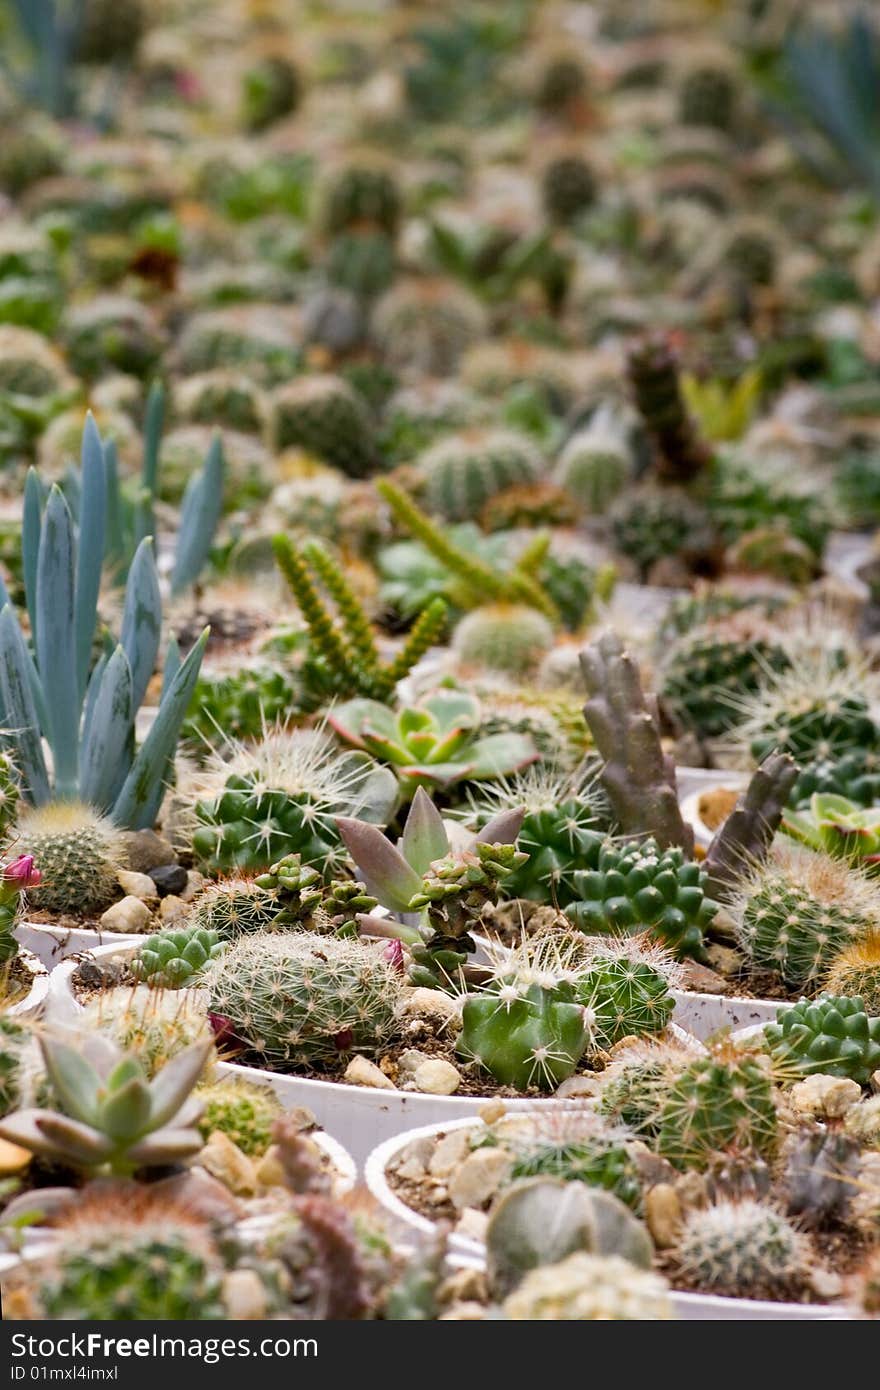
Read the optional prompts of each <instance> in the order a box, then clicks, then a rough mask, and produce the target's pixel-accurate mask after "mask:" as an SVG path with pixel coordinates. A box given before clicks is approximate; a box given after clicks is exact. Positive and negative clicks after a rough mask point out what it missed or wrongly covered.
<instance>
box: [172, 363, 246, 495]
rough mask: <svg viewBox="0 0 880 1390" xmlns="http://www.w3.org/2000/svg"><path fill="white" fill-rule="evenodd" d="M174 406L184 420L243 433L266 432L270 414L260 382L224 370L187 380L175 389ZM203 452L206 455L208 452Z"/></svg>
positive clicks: (191, 377) (244, 374)
mask: <svg viewBox="0 0 880 1390" xmlns="http://www.w3.org/2000/svg"><path fill="white" fill-rule="evenodd" d="M174 407H175V411H176V413H177V414H178V415H180V417H181V418H182V419H184V420H189V421H191V422H192V423H193V424H196V425H216V426H218V427H225V428H226V429H230V430H237V431H239V432H240V433H242V434H260V433H262V430H263V428H264V425H265V418H266V412H267V406H266V400H265V397H264V395H263V392H262V391H261V390H260V387H259V386H258V385H257V383H256V382H255V381H253V380H252V379H251V377H249V376H248V375H246V373H244V372H242V371H235V370H233V369H224V368H222V367H221V368H218V369H215V370H214V371H211V372H199V373H197V374H196V375H195V376H190V377H185V378H184V379H183V380H182V381H181V382H180V383H179V384H178V385H177V387H176V389H175V392H174ZM167 443H168V441H167V440H166V442H165V445H163V450H164V449H165V448H166V446H167ZM200 452H201V453H202V454H203V453H204V449H202V450H201V451H200ZM233 452H234V451H233ZM163 463H164V460H163ZM163 471H164V470H163ZM163 482H164V479H163Z"/></svg>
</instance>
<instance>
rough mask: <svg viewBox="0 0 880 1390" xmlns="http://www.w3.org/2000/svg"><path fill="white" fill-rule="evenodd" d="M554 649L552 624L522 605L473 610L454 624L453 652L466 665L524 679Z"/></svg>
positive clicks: (504, 605) (540, 614) (488, 606)
mask: <svg viewBox="0 0 880 1390" xmlns="http://www.w3.org/2000/svg"><path fill="white" fill-rule="evenodd" d="M552 646H553V627H552V624H551V623H550V622H549V621H548V619H547V618H545V617H544V615H543V613H539V612H538V611H537V610H536V609H534V608H526V607H525V606H524V605H522V604H492V605H487V606H486V607H485V608H475V609H474V610H473V611H472V612H471V613H468V614H467V616H466V617H464V618H462V619H461V621H460V622H459V623H458V624H457V626H456V628H455V632H454V633H453V637H452V650H453V651H454V652H455V654H456V656H457V657H458V658H459V660H460V661H462V662H464V664H465V665H466V666H483V667H485V668H486V669H487V670H490V671H500V672H502V673H504V674H505V675H508V676H513V677H520V678H522V677H523V676H527V675H528V674H529V672H531V671H534V669H535V668H536V667H537V666H538V664H539V663H540V661H541V659H542V657H544V656H545V655H546V653H547V652H548V651H549V650H550V649H551V647H552Z"/></svg>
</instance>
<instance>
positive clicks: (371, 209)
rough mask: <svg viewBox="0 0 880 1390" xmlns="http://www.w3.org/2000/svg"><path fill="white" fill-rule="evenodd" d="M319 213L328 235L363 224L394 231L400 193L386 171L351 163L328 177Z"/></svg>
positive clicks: (374, 166) (399, 205)
mask: <svg viewBox="0 0 880 1390" xmlns="http://www.w3.org/2000/svg"><path fill="white" fill-rule="evenodd" d="M322 214H323V217H322V220H323V224H324V228H325V230H326V231H328V232H331V233H335V232H341V231H344V230H345V229H346V228H348V227H352V226H356V225H357V224H358V223H364V222H366V223H372V224H373V225H374V226H376V227H381V228H382V229H383V230H384V231H386V232H394V231H395V230H396V229H397V223H398V220H399V218H400V214H401V197H400V190H399V188H398V186H397V183H396V181H395V179H394V177H393V175H392V174H391V172H390V170H388V169H386V168H383V167H382V166H380V165H378V164H374V165H372V166H370V165H367V164H352V165H350V166H349V167H348V168H346V169H341V170H340V171H339V172H338V173H334V174H333V175H331V177H330V178H329V180H328V182H327V186H326V188H325V190H324V206H323V209H322Z"/></svg>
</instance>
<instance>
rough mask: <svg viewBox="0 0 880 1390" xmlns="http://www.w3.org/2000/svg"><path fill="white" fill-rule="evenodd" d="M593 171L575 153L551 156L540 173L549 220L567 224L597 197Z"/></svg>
mask: <svg viewBox="0 0 880 1390" xmlns="http://www.w3.org/2000/svg"><path fill="white" fill-rule="evenodd" d="M596 191H597V190H596V175H595V174H594V173H593V170H592V169H591V167H590V165H589V164H588V163H587V161H586V160H585V159H582V158H581V156H580V155H577V154H564V155H560V156H559V157H558V158H557V159H552V160H551V161H550V163H549V164H548V165H547V167H546V168H545V170H544V172H543V174H542V176H541V201H542V203H543V205H544V211H545V213H546V214H547V217H548V218H549V220H550V221H551V222H556V223H558V224H560V225H561V226H568V225H569V224H570V223H572V222H575V221H577V219H578V217H580V216H581V214H582V213H584V212H586V211H587V208H589V207H592V205H593V203H594V202H595V201H596Z"/></svg>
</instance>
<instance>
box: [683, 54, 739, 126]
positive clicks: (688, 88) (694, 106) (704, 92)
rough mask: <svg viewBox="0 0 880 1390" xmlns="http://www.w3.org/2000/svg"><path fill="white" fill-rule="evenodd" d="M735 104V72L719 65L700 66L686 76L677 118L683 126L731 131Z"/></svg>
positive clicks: (692, 69) (701, 64) (693, 68)
mask: <svg viewBox="0 0 880 1390" xmlns="http://www.w3.org/2000/svg"><path fill="white" fill-rule="evenodd" d="M736 105H737V85H736V77H735V74H734V72H733V71H732V70H731V69H729V68H727V67H724V66H723V65H721V64H715V63H699V64H697V65H696V66H694V67H692V68H691V69H690V71H689V72H687V73H685V75H684V78H683V79H682V82H681V86H680V87H679V89H678V119H679V121H680V122H681V124H682V125H697V126H711V127H712V128H713V129H715V130H725V131H727V130H730V127H731V125H732V124H733V120H734V116H735V113H736Z"/></svg>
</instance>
